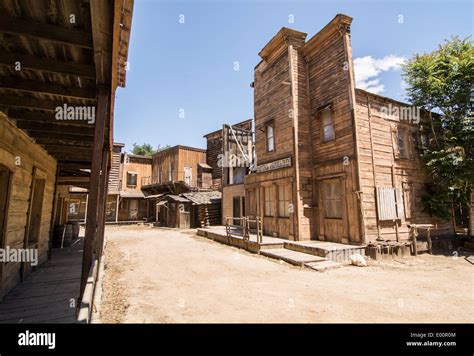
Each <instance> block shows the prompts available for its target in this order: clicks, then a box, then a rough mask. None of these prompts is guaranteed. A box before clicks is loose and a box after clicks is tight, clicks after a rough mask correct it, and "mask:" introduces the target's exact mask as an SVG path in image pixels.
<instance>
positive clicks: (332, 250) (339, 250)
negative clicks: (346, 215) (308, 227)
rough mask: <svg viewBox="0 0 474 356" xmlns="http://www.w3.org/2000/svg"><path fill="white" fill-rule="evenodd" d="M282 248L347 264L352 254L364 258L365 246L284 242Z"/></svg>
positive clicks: (316, 242)
mask: <svg viewBox="0 0 474 356" xmlns="http://www.w3.org/2000/svg"><path fill="white" fill-rule="evenodd" d="M284 247H285V248H287V249H289V250H293V251H297V252H302V253H306V254H310V255H315V256H319V257H324V258H326V259H327V260H330V261H334V262H349V261H350V257H351V256H352V255H354V254H360V255H362V256H365V246H354V245H344V244H338V243H334V242H324V241H305V242H285V244H284Z"/></svg>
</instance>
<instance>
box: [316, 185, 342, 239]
mask: <svg viewBox="0 0 474 356" xmlns="http://www.w3.org/2000/svg"><path fill="white" fill-rule="evenodd" d="M342 189H343V187H342V183H341V179H339V178H336V179H327V180H323V181H321V182H320V204H319V207H320V210H319V214H320V219H319V221H320V224H319V236H321V237H324V240H325V241H331V242H342V238H343V235H344V226H345V224H346V222H345V221H344V219H343V218H347V217H346V216H345V214H344V213H343V211H344V206H343V204H344V202H343V199H342V196H343V194H342Z"/></svg>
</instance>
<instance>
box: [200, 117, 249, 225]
mask: <svg viewBox="0 0 474 356" xmlns="http://www.w3.org/2000/svg"><path fill="white" fill-rule="evenodd" d="M252 123H253V120H252V119H248V120H245V121H242V122H239V123H236V124H234V125H229V124H225V125H223V126H222V129H221V130H217V131H214V132H211V133H209V134H207V135H204V138H205V139H206V141H207V154H206V157H207V163H208V164H209V165H210V166H211V167H212V187H213V188H214V189H219V190H221V191H222V214H221V217H222V218H221V219H222V224H225V218H226V217H237V218H240V217H242V216H245V188H244V177H245V175H247V174H248V173H249V170H250V168H251V165H252V164H253V163H254V162H253V161H254V142H253V130H252Z"/></svg>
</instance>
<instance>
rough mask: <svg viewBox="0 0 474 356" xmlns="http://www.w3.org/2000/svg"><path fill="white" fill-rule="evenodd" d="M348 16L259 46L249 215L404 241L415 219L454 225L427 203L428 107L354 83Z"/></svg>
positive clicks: (299, 228)
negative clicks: (423, 150)
mask: <svg viewBox="0 0 474 356" xmlns="http://www.w3.org/2000/svg"><path fill="white" fill-rule="evenodd" d="M351 22H352V18H350V17H349V16H346V15H341V14H340V15H337V16H336V17H335V18H334V19H333V20H332V21H331V22H330V23H328V24H327V25H326V26H325V27H324V28H323V29H322V30H321V31H319V32H318V33H317V34H316V35H314V36H313V37H312V38H311V39H309V40H308V41H306V33H303V32H299V31H295V30H292V29H289V28H282V29H281V30H280V31H279V32H278V33H277V34H276V35H275V36H274V37H273V38H272V39H271V40H270V42H269V43H268V44H267V45H266V46H265V47H264V48H263V49H262V50H261V51H260V53H259V55H260V57H261V58H262V60H261V62H260V63H259V64H258V65H257V66H256V67H255V77H254V100H255V103H254V105H255V113H254V114H255V147H256V148H255V151H256V159H257V167H256V171H255V172H254V173H252V174H249V175H247V176H246V177H245V196H246V215H250V216H260V217H262V218H263V228H264V233H265V234H267V235H271V236H278V237H281V238H287V239H291V240H310V239H315V240H325V241H333V242H341V243H350V244H364V243H367V242H369V241H373V240H375V239H385V240H389V239H390V240H392V241H395V240H396V241H400V240H407V239H408V238H409V227H408V225H409V224H414V223H424V224H426V223H432V224H434V225H436V227H437V229H436V230H435V232H434V234H441V233H449V232H451V231H452V228H451V224H450V222H446V221H437V220H436V219H433V218H431V217H430V216H428V215H427V214H426V213H424V212H423V207H422V205H421V195H422V193H423V182H424V175H423V172H422V170H421V166H420V162H419V160H418V153H417V147H419V146H420V145H422V142H423V141H424V140H427V139H429V136H427V135H426V134H425V133H423V132H422V130H420V122H421V123H422V122H423V115H424V114H423V113H420V112H419V111H417V109H416V108H411V107H410V106H409V105H408V104H404V103H400V102H397V101H394V100H391V99H388V98H384V97H381V96H379V95H374V94H371V93H368V92H366V91H363V90H360V89H356V88H355V80H354V68H353V61H352V49H351V38H350V26H351ZM402 113H403V115H402ZM405 114H407V115H405Z"/></svg>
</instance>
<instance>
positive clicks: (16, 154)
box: [0, 115, 56, 297]
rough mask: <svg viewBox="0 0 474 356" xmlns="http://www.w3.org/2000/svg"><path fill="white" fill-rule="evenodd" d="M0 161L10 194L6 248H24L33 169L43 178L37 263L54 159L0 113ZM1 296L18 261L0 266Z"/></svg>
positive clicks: (42, 253)
mask: <svg viewBox="0 0 474 356" xmlns="http://www.w3.org/2000/svg"><path fill="white" fill-rule="evenodd" d="M0 164H2V165H3V166H5V167H7V169H9V170H10V172H11V185H10V196H9V199H8V202H7V211H8V215H7V219H6V227H5V232H6V233H5V241H4V243H3V246H0V248H5V247H6V246H10V248H17V249H18V248H25V233H26V232H25V231H26V230H27V226H28V214H27V212H28V206H29V199H30V191H31V185H32V173H33V168H34V167H36V176H37V178H40V179H44V180H45V187H44V196H43V206H42V211H41V225H40V233H39V240H38V245H37V246H31V247H30V248H38V255H39V263H43V262H45V261H46V260H47V252H48V241H49V236H50V224H51V217H52V210H53V195H54V186H55V182H56V160H55V159H54V158H52V157H51V156H50V155H49V154H48V153H47V152H46V151H45V150H44V149H43V148H42V147H41V146H39V145H37V144H35V143H33V142H32V141H31V139H30V138H29V137H28V136H27V135H26V134H25V133H24V132H23V131H21V130H19V129H17V128H16V127H15V126H14V125H13V124H12V123H10V122H9V121H7V119H6V118H5V117H3V116H1V115H0ZM0 271H1V272H0V274H1V276H0V277H1V279H0V297H1V296H2V295H4V294H5V293H6V292H8V291H9V290H10V289H11V288H13V287H14V286H15V285H16V284H18V283H19V281H20V263H15V262H9V263H5V264H3V263H2V264H1V266H0Z"/></svg>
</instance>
